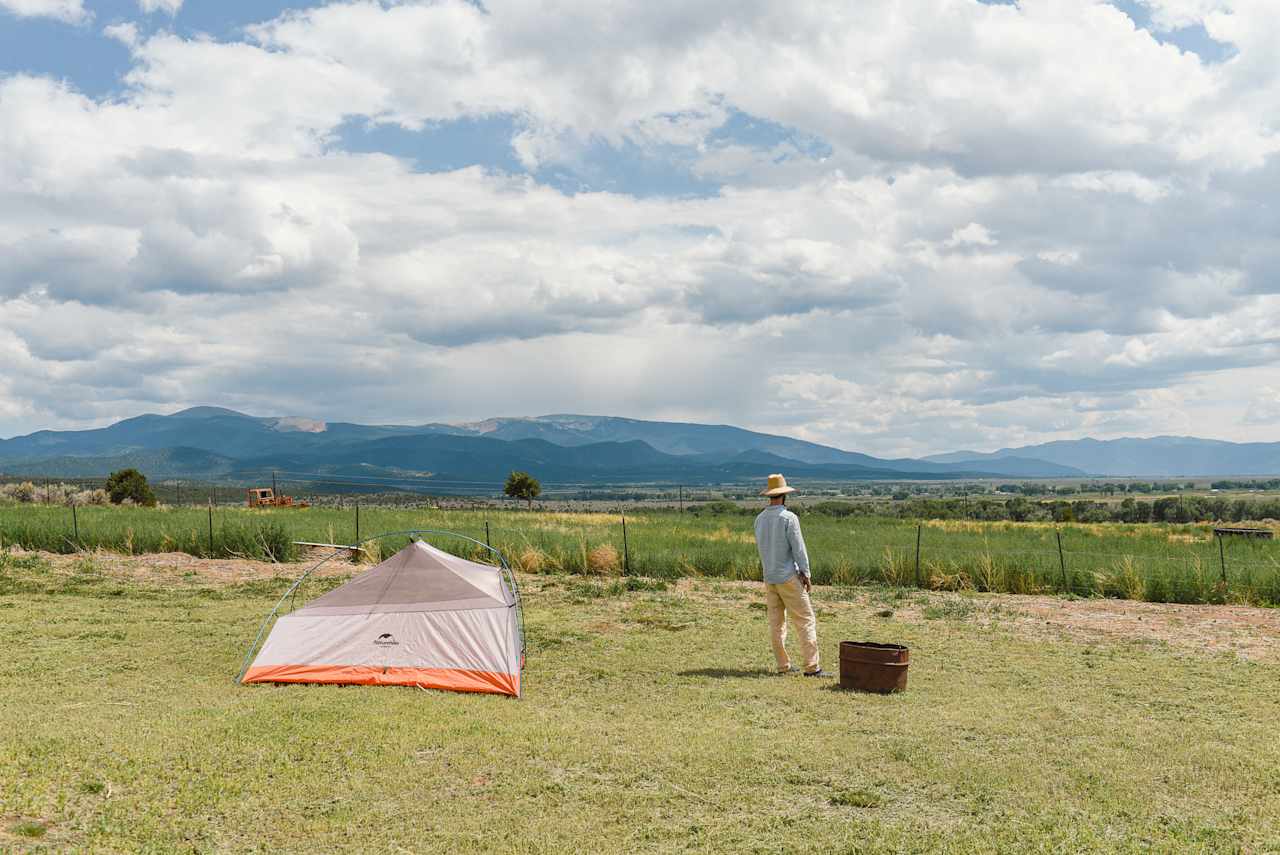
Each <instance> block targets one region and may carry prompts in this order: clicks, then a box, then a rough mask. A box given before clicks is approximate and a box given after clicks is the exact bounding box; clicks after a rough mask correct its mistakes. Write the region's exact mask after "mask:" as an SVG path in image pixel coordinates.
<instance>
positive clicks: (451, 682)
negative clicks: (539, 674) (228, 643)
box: [242, 665, 520, 697]
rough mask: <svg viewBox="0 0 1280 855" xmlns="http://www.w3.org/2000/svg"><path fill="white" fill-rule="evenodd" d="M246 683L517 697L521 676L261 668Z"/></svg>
mask: <svg viewBox="0 0 1280 855" xmlns="http://www.w3.org/2000/svg"><path fill="white" fill-rule="evenodd" d="M242 682H245V683H341V684H347V685H357V686H418V687H420V688H423V689H445V690H448V691H452V692H487V693H489V694H495V695H513V696H517V697H518V696H519V695H520V675H519V674H503V673H501V672H498V671H468V670H466V669H462V668H379V667H376V666H373V665H264V666H261V667H257V668H250V669H249V671H248V673H246V674H245V675H244V680H243V681H242Z"/></svg>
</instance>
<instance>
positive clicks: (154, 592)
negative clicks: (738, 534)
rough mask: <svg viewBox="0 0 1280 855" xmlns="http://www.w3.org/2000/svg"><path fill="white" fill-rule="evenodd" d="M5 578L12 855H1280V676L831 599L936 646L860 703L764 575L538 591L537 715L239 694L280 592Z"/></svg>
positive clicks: (889, 632)
mask: <svg viewBox="0 0 1280 855" xmlns="http://www.w3.org/2000/svg"><path fill="white" fill-rule="evenodd" d="M5 572H6V578H8V579H9V580H10V587H9V588H8V589H6V591H5V592H4V593H0V649H3V650H4V656H3V657H0V851H6V850H10V849H18V850H21V849H22V848H23V847H25V846H45V847H48V848H49V849H50V850H52V851H64V850H72V851H87V852H94V851H101V852H124V851H127V852H148V851H149V852H174V851H198V852H215V851H217V852H238V851H263V852H459V853H471V852H491V851H501V852H516V853H562V852H582V853H632V852H691V851H699V852H758V853H780V852H787V853H855V852H856V853H862V852H932V851H938V852H957V853H958V852H974V851H1007V852H1015V851H1016V852H1024V851H1038V852H1089V851H1093V852H1153V851H1154V852H1171V853H1172V852H1179V853H1181V852H1235V851H1253V852H1266V851H1275V850H1276V849H1277V848H1280V773H1278V772H1277V771H1276V770H1277V769H1280V743H1277V741H1276V739H1275V722H1276V721H1277V719H1278V718H1280V672H1278V671H1277V669H1276V668H1275V667H1274V666H1272V665H1263V664H1252V663H1247V662H1242V661H1238V660H1236V659H1234V658H1225V657H1215V658H1209V657H1198V656H1186V655H1175V654H1174V653H1172V652H1170V651H1169V650H1168V649H1167V648H1164V647H1162V646H1159V645H1149V644H1137V643H1134V644H1125V643H1117V644H1110V645H1092V646H1084V645H1079V644H1074V643H1069V642H1059V643H1049V642H1046V641H1043V640H1034V639H1031V638H1027V637H1025V636H1021V635H1019V634H1017V630H1016V628H1015V627H1014V625H1013V624H1012V623H1011V624H1009V625H1008V626H1002V625H1001V624H1000V623H999V621H998V620H997V621H996V623H995V624H994V625H992V624H989V623H987V622H978V621H967V620H923V619H922V620H919V621H907V620H904V619H895V618H882V617H877V616H876V615H875V614H874V610H875V609H876V608H877V606H876V605H875V603H872V602H868V601H867V600H866V598H865V597H864V598H862V599H860V600H859V603H858V605H856V606H854V605H850V602H851V601H850V600H849V596H851V595H852V594H853V593H855V592H853V591H852V590H849V589H836V588H831V589H822V591H821V594H822V596H821V598H820V601H821V604H822V609H821V612H820V617H819V632H820V639H821V642H822V648H823V655H824V657H825V659H826V664H827V665H828V667H834V666H835V664H836V663H835V651H836V645H837V643H838V641H840V640H841V639H864V638H875V639H878V640H882V641H895V642H900V643H905V644H908V645H909V646H910V647H911V649H912V664H911V671H910V685H909V689H908V691H907V692H906V693H905V694H902V695H897V696H888V697H882V696H867V695H851V694H845V693H841V692H838V691H834V690H833V689H832V686H833V683H832V682H825V683H823V682H815V681H812V680H807V679H804V678H799V677H775V676H771V675H769V674H768V673H767V672H768V670H769V668H770V667H771V665H772V661H771V657H770V654H769V651H768V644H767V636H766V629H765V625H764V622H765V618H764V615H763V613H762V612H761V611H759V610H757V609H753V608H751V607H750V606H751V605H753V604H754V603H755V602H756V597H757V596H758V594H757V593H756V592H754V591H753V590H751V589H743V588H738V587H734V586H725V585H722V584H721V583H717V582H714V581H702V582H699V583H697V584H696V586H695V587H696V590H695V591H694V592H693V593H691V592H689V591H688V590H685V589H683V588H682V589H679V590H677V589H668V590H625V586H623V589H620V590H610V591H609V592H608V593H607V595H603V596H592V597H582V596H580V595H579V594H578V593H577V592H575V590H574V589H573V586H574V585H577V584H582V583H585V584H591V585H596V586H611V585H612V584H613V582H612V581H611V580H580V579H573V578H565V577H546V578H543V579H534V580H530V582H531V584H530V585H529V588H530V592H529V594H528V596H527V602H526V612H527V619H528V627H529V638H530V656H529V666H528V670H527V671H526V673H525V687H526V693H525V697H524V698H523V699H522V700H519V701H516V700H512V699H507V698H500V697H496V696H479V695H455V694H447V693H438V692H425V691H420V690H415V689H400V688H373V687H332V686H330V687H325V686H282V687H273V686H253V687H240V686H236V685H234V684H233V683H232V677H233V675H234V674H235V673H236V669H237V667H238V665H239V662H240V657H241V655H242V653H243V651H244V647H245V645H246V644H247V643H248V642H249V640H250V639H251V638H252V636H253V633H254V631H255V629H256V625H257V622H258V620H259V619H260V618H261V616H262V615H263V613H264V612H265V611H266V610H267V609H268V608H269V607H270V604H271V603H272V602H273V601H274V599H275V596H276V594H277V591H276V590H274V589H272V587H273V585H274V587H275V588H279V587H280V586H281V585H282V584H283V582H274V583H253V584H251V585H240V586H229V587H224V588H220V589H217V590H214V589H208V588H200V587H197V586H191V587H180V588H168V587H159V586H154V585H141V584H138V583H121V582H118V581H115V580H112V579H109V578H102V579H100V580H99V581H96V582H87V581H85V579H84V578H81V577H86V576H87V577H88V578H93V574H92V573H84V572H81V571H80V570H75V571H70V570H68V571H66V572H65V573H58V572H55V571H53V570H51V569H50V568H48V567H42V566H40V565H38V564H35V563H28V564H26V565H25V566H17V565H16V564H15V563H14V562H10V564H9V565H8V566H7V568H6V570H5ZM18 583H22V584H18ZM24 585H25V587H24ZM117 590H119V591H121V593H114V592H115V591H117ZM885 593H886V596H887V597H888V598H890V599H893V592H885ZM908 598H909V599H911V600H912V601H914V602H921V601H922V599H924V600H929V599H931V598H937V599H938V600H942V599H952V598H953V597H951V595H947V596H946V597H941V596H939V595H930V594H925V593H921V592H914V593H910V594H908V595H905V596H903V597H899V598H897V600H899V601H900V600H902V599H908Z"/></svg>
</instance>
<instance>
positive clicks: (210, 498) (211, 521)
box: [209, 496, 213, 558]
mask: <svg viewBox="0 0 1280 855" xmlns="http://www.w3.org/2000/svg"><path fill="white" fill-rule="evenodd" d="M209 557H210V558H212V557H213V496H210V497H209Z"/></svg>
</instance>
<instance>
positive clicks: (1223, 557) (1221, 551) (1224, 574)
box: [1218, 535, 1227, 585]
mask: <svg viewBox="0 0 1280 855" xmlns="http://www.w3.org/2000/svg"><path fill="white" fill-rule="evenodd" d="M1218 560H1219V561H1221V562H1222V584H1223V585H1225V584H1227V553H1226V550H1224V549H1223V548H1222V535H1218Z"/></svg>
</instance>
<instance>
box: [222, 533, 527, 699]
mask: <svg viewBox="0 0 1280 855" xmlns="http://www.w3.org/2000/svg"><path fill="white" fill-rule="evenodd" d="M519 610H520V600H519V594H518V592H517V591H516V590H515V587H514V580H512V581H511V582H510V583H509V582H508V579H507V578H506V577H505V576H504V569H503V568H499V567H492V566H490V565H488V564H479V563H477V562H474V561H467V560H466V559H464V558H459V557H457V556H456V555H450V554H449V553H447V552H444V551H443V550H440V549H436V548H435V547H433V546H430V545H429V544H426V543H423V542H422V541H414V542H411V543H410V544H409V545H408V546H406V547H405V548H404V549H401V550H400V551H399V552H397V553H396V554H395V555H392V556H391V557H390V558H388V559H387V560H386V561H383V562H382V563H381V564H378V565H376V566H375V567H373V568H371V569H370V570H369V571H367V572H366V573H364V574H362V575H360V576H358V577H356V578H355V579H352V580H351V581H350V582H348V583H346V584H345V585H343V586H341V587H339V588H335V589H334V590H332V591H330V592H329V593H327V594H324V595H323V596H321V597H318V598H317V599H315V600H312V601H311V602H310V603H308V604H307V605H305V606H303V607H302V608H300V609H298V610H297V611H294V612H291V613H289V614H286V615H283V616H282V617H280V619H279V620H277V621H276V624H275V626H274V627H272V629H271V634H270V635H269V636H268V637H267V641H266V643H265V644H263V646H262V650H261V651H260V652H259V653H258V656H257V658H256V659H254V661H253V664H252V665H251V666H250V667H249V669H248V670H247V671H246V672H245V673H244V676H243V678H242V682H245V683H348V684H351V683H356V684H364V685H378V686H420V687H422V688H426V689H450V690H453V691H458V692H490V693H494V694H503V695H515V696H517V697H518V696H519V694H520V670H521V667H522V666H523V664H524V663H523V643H524V642H523V638H522V637H521V622H520V615H519Z"/></svg>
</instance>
